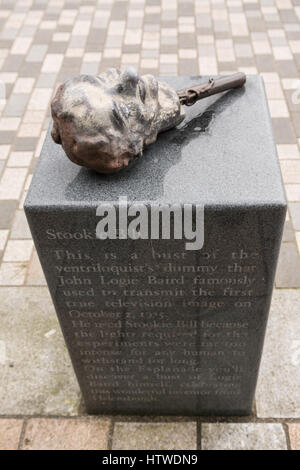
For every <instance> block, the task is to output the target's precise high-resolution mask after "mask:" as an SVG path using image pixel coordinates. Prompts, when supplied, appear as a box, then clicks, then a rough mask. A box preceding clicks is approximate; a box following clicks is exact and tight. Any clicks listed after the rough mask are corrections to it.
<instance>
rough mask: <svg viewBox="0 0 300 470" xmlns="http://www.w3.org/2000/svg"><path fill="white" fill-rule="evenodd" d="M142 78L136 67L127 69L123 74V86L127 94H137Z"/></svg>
mask: <svg viewBox="0 0 300 470" xmlns="http://www.w3.org/2000/svg"><path fill="white" fill-rule="evenodd" d="M139 80H140V77H139V75H138V73H137V71H136V70H135V68H134V67H127V68H126V69H125V70H124V72H122V74H121V84H122V86H123V89H124V91H125V92H127V93H130V92H135V90H136V87H137V84H138V82H139Z"/></svg>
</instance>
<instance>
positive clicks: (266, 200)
mask: <svg viewBox="0 0 300 470" xmlns="http://www.w3.org/2000/svg"><path fill="white" fill-rule="evenodd" d="M165 80H166V81H168V82H169V83H170V84H171V85H172V86H173V87H174V88H176V89H180V88H185V87H187V86H189V85H191V84H199V83H201V82H202V81H205V78H203V77H200V78H199V77H192V78H188V77H174V78H168V79H165ZM185 110H186V119H185V121H184V122H183V123H182V124H181V125H180V126H179V127H178V128H175V129H173V130H171V131H168V132H165V133H162V134H160V135H159V136H158V139H157V141H156V142H155V143H154V144H152V145H151V146H149V147H148V148H147V149H145V151H144V155H143V157H142V158H141V159H139V160H137V162H136V163H135V164H134V165H133V166H131V167H130V168H129V169H127V170H125V171H123V172H122V171H121V172H120V173H118V174H115V175H110V176H107V175H99V174H97V173H95V172H94V171H92V170H88V169H86V168H83V167H80V166H77V165H75V164H73V163H72V162H71V161H70V160H69V159H68V158H67V157H66V156H65V153H64V151H63V149H62V147H61V146H60V145H57V144H55V143H54V142H53V141H52V139H51V137H50V135H49V133H48V134H47V137H46V141H45V144H44V147H43V150H42V153H41V156H40V161H39V164H38V167H37V169H36V171H35V175H34V178H33V181H32V184H31V188H30V191H29V194H28V197H27V201H26V206H27V207H28V206H77V205H78V206H82V205H84V206H89V205H91V204H92V205H93V204H94V203H97V202H100V201H114V200H118V198H119V197H120V196H127V198H128V200H135V201H157V202H158V203H159V202H175V201H176V202H178V203H180V202H182V203H185V202H186V203H187V202H190V203H192V202H196V203H197V202H198V203H202V204H206V205H222V206H223V205H229V206H241V205H245V206H247V205H251V206H252V205H278V204H279V205H284V204H285V195H284V190H283V185H282V180H281V174H280V168H279V163H278V158H277V153H276V147H275V144H274V138H273V132H272V126H271V119H270V115H269V110H268V106H267V101H266V97H265V91H264V85H263V82H262V79H261V78H260V77H258V76H250V77H248V78H247V83H246V86H245V87H244V88H243V89H237V90H232V91H228V92H225V93H223V94H221V95H215V96H213V97H210V98H206V99H204V100H202V101H199V102H198V103H196V104H195V105H194V106H192V107H190V108H186V107H185Z"/></svg>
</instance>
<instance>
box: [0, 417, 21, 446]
mask: <svg viewBox="0 0 300 470" xmlns="http://www.w3.org/2000/svg"><path fill="white" fill-rule="evenodd" d="M22 427H23V420H22V419H0V450H17V449H18V446H19V441H20V436H21V431H22Z"/></svg>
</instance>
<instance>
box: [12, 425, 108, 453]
mask: <svg viewBox="0 0 300 470" xmlns="http://www.w3.org/2000/svg"><path fill="white" fill-rule="evenodd" d="M109 429H110V420H109V419H106V418H78V419H77V418H76V419H64V418H63V419H43V418H41V419H30V420H29V421H28V423H27V426H26V430H25V436H24V440H23V443H22V446H21V449H22V450H105V449H107V445H108V435H109Z"/></svg>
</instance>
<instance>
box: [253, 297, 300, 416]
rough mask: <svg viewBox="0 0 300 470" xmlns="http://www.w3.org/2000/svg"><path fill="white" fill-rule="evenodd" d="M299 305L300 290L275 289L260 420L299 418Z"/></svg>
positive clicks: (260, 393)
mask: <svg viewBox="0 0 300 470" xmlns="http://www.w3.org/2000/svg"><path fill="white" fill-rule="evenodd" d="M299 305H300V291H299V290H296V289H287V290H286V289H284V290H283V289H276V290H275V292H274V295H273V301H272V306H271V312H270V317H269V322H268V327H267V335H266V340H265V345H264V350H263V356H262V362H261V367H260V373H259V379H258V386H257V390H256V408H257V416H258V417H259V418H297V417H299V410H300V393H299V390H300V322H299Z"/></svg>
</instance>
